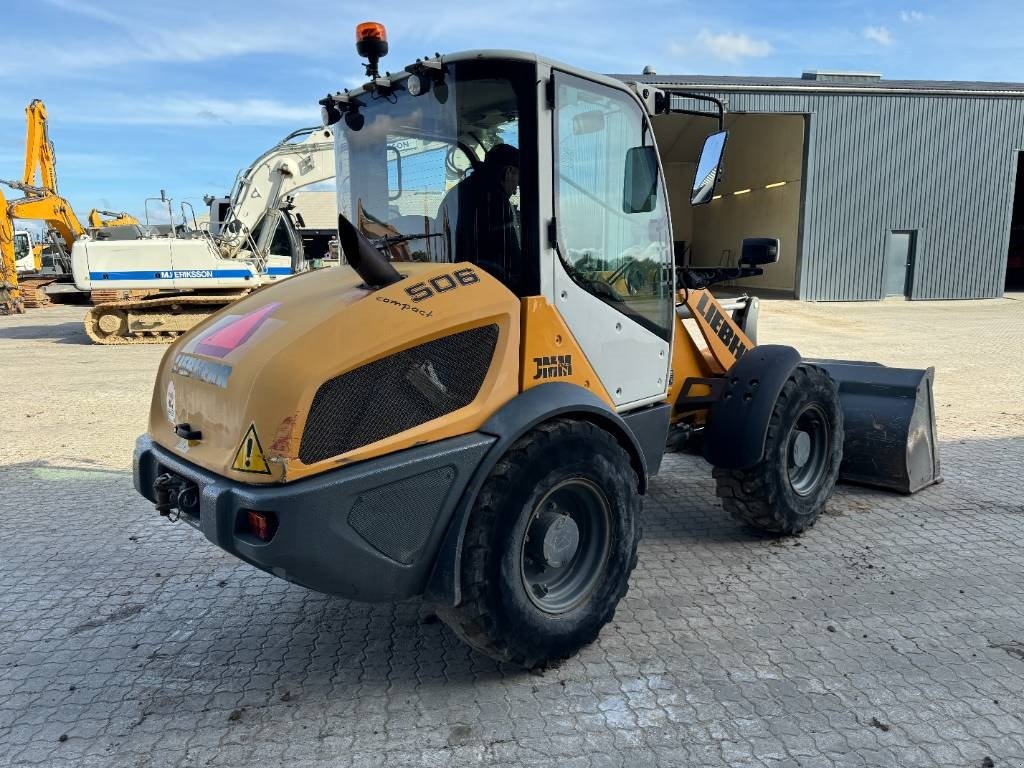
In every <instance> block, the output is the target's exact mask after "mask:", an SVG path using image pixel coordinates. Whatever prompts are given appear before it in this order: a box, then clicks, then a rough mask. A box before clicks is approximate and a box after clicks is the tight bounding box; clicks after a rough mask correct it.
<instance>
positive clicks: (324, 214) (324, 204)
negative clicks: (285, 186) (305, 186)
mask: <svg viewBox="0 0 1024 768" xmlns="http://www.w3.org/2000/svg"><path fill="white" fill-rule="evenodd" d="M296 213H298V214H299V215H301V216H302V220H303V223H304V226H300V227H299V229H300V230H304V229H337V228H338V196H337V193H335V191H334V190H333V189H332V190H305V191H299V192H296V193H295V209H294V210H293V211H292V215H294V214H296Z"/></svg>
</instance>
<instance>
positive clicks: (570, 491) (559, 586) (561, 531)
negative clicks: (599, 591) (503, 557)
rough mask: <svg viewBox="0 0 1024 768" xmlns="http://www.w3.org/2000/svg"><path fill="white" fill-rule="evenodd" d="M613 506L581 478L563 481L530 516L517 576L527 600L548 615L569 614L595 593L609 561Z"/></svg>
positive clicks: (600, 490) (594, 484)
mask: <svg viewBox="0 0 1024 768" xmlns="http://www.w3.org/2000/svg"><path fill="white" fill-rule="evenodd" d="M611 519H612V518H611V507H610V505H609V503H608V499H607V497H606V496H605V494H604V492H603V491H602V489H601V488H600V487H599V486H598V485H597V484H596V483H594V482H592V481H590V480H588V479H585V478H575V477H574V478H570V479H566V480H563V481H562V482H561V483H559V484H558V485H556V486H555V487H554V488H552V489H551V490H550V491H548V492H547V493H546V494H545V495H544V497H543V498H541V499H540V500H539V502H538V503H537V505H536V506H535V507H534V509H533V511H532V513H531V514H530V520H529V522H528V523H527V526H526V531H525V536H524V539H523V544H522V549H521V550H520V566H519V567H520V574H521V576H522V580H523V586H524V587H525V589H526V595H527V597H528V598H529V599H530V601H531V602H533V604H534V605H535V606H536V607H537V608H539V609H540V610H542V611H544V612H545V613H550V614H562V613H565V612H567V611H571V610H572V609H573V608H575V607H577V606H578V605H580V604H581V603H583V602H584V601H585V600H586V599H587V597H588V596H589V595H590V593H591V591H592V590H593V589H595V588H596V586H597V584H598V583H599V582H600V579H601V577H602V575H603V573H604V569H605V565H606V563H607V561H608V558H609V552H610V536H611Z"/></svg>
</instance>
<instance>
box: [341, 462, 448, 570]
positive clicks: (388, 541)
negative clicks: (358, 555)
mask: <svg viewBox="0 0 1024 768" xmlns="http://www.w3.org/2000/svg"><path fill="white" fill-rule="evenodd" d="M454 479H455V469H454V467H450V466H449V467H438V468H437V469H432V470H430V471H429V472H424V473H423V474H421V475H416V476H415V477H409V478H406V479H405V480H400V481H399V482H397V483H391V484H390V485H384V486H381V487H380V488H374V489H373V490H372V491H367V492H366V493H363V494H361V495H360V496H359V499H358V500H357V501H356V503H355V505H354V506H353V507H352V511H351V512H349V514H348V522H349V525H351V526H352V528H353V530H355V531H356V532H357V533H358V534H359V535H360V536H362V537H363V538H364V539H365V540H366V542H367V543H368V544H369V545H370V546H372V547H373V548H374V549H376V550H377V551H379V552H382V553H383V554H385V555H387V556H388V557H390V558H391V559H392V560H397V561H398V562H400V563H404V564H405V565H409V564H410V563H411V562H413V561H414V560H415V559H416V556H417V555H418V554H419V553H420V550H421V549H422V548H423V545H424V544H425V543H426V541H427V537H429V536H430V532H431V531H432V530H433V528H434V521H435V520H436V519H437V515H438V513H439V512H440V510H441V505H442V504H443V503H444V500H445V497H446V496H447V495H448V489H449V488H451V485H452V480H454Z"/></svg>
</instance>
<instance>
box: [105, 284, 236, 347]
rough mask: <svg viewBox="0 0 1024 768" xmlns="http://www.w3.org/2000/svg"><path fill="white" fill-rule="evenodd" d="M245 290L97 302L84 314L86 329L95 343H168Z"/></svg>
mask: <svg viewBox="0 0 1024 768" xmlns="http://www.w3.org/2000/svg"><path fill="white" fill-rule="evenodd" d="M247 293H249V292H248V291H242V292H239V293H221V294H215V295H208V296H191V295H189V296H163V297H161V298H158V299H140V300H139V299H137V300H126V301H113V302H109V303H106V304H99V305H96V306H93V307H92V308H91V309H90V310H89V313H88V314H87V315H86V316H85V332H86V334H87V335H88V336H89V338H90V339H92V340H93V341H94V342H96V343H97V344H168V343H170V342H172V341H174V340H175V339H176V338H178V337H179V336H181V334H183V333H185V331H187V330H189V329H190V328H192V327H193V326H195V325H198V324H199V323H201V322H202V321H203V320H205V319H206V318H207V317H209V316H210V315H211V314H213V313H214V312H216V311H217V310H219V309H221V308H222V307H225V306H227V305H228V304H231V303H233V302H235V301H238V300H239V299H240V298H242V297H243V296H245V295H246V294H247Z"/></svg>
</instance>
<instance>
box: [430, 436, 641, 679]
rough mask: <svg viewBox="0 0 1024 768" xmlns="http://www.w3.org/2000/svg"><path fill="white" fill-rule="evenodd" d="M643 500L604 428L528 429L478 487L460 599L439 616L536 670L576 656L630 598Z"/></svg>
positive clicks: (485, 647) (488, 649) (488, 648)
mask: <svg viewBox="0 0 1024 768" xmlns="http://www.w3.org/2000/svg"><path fill="white" fill-rule="evenodd" d="M641 503H642V497H641V495H640V493H639V491H638V481H637V476H636V473H635V472H634V470H633V467H632V465H631V464H630V458H629V455H628V454H627V453H626V451H625V450H624V449H623V448H622V446H621V445H619V443H618V442H617V441H616V440H615V438H614V437H612V436H611V435H610V434H609V433H608V432H606V431H604V430H602V429H600V428H599V427H597V426H595V425H594V424H590V423H588V422H581V421H571V420H564V419H559V420H556V421H552V422H549V423H546V424H543V425H541V426H539V427H537V428H535V429H533V430H532V431H530V432H529V433H527V434H526V435H524V436H523V437H522V438H520V439H519V440H518V441H517V442H516V443H515V444H513V446H512V447H511V448H510V449H509V451H508V453H507V454H506V455H505V456H504V457H503V458H502V459H501V460H500V461H499V462H498V463H497V465H495V467H494V469H493V470H492V472H491V474H490V476H489V477H488V479H487V480H486V481H485V483H484V485H483V487H482V488H481V489H480V493H479V494H478V496H477V499H476V502H475V504H474V507H473V510H472V512H471V514H470V518H469V523H468V526H467V529H466V534H465V544H464V547H463V552H462V565H461V579H462V601H461V602H460V604H459V605H458V606H456V607H454V608H452V607H445V608H442V609H439V611H438V615H439V616H440V617H441V618H442V619H443V620H444V621H445V623H446V624H448V626H450V627H451V628H452V629H453V630H454V631H455V633H456V634H457V635H459V637H461V638H462V639H463V640H464V641H465V642H466V643H468V644H469V645H470V646H472V647H473V648H475V649H476V650H478V651H480V652H481V653H484V654H486V655H488V656H490V657H492V658H494V659H497V660H499V661H503V662H510V663H513V664H517V665H520V666H523V667H526V668H528V669H529V668H533V667H537V666H543V665H544V664H546V663H548V662H551V661H555V660H558V659H563V658H567V657H569V656H571V655H572V654H574V653H576V652H577V651H578V650H579V649H580V648H582V647H584V646H585V645H587V644H589V643H590V642H592V641H593V640H594V639H595V638H596V637H597V635H598V633H599V632H600V630H601V628H602V627H603V626H604V625H605V624H607V623H608V622H609V621H611V619H612V616H613V615H614V614H615V608H616V606H617V605H618V603H619V600H621V599H622V597H623V595H625V594H626V590H627V589H628V587H629V575H630V573H631V572H632V570H633V568H634V567H635V566H636V551H637V544H638V543H639V540H640V525H639V514H640V507H641Z"/></svg>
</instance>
